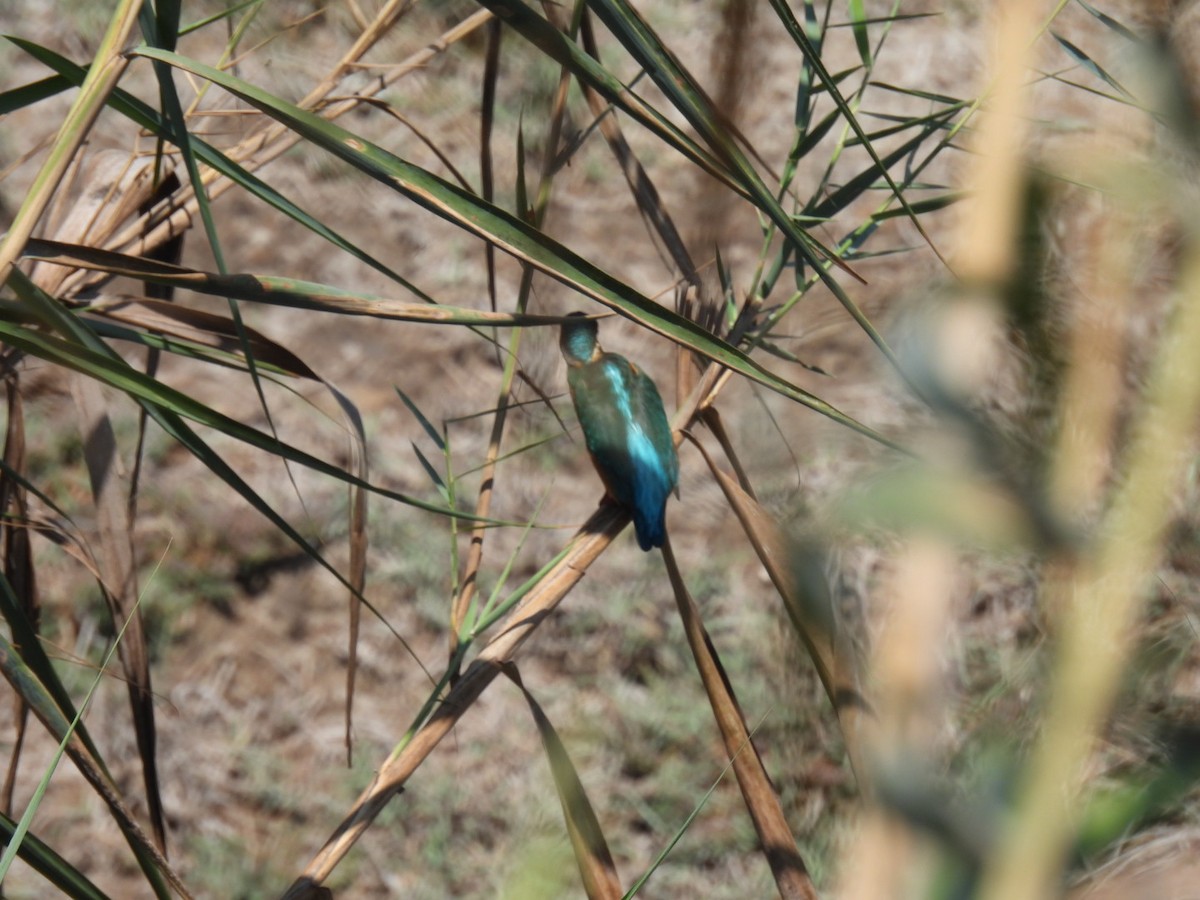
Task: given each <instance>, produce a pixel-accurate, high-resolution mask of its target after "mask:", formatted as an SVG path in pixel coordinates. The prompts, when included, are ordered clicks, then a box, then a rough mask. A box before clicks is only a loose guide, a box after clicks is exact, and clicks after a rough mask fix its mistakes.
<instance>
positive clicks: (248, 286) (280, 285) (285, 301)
mask: <svg viewBox="0 0 1200 900" xmlns="http://www.w3.org/2000/svg"><path fill="white" fill-rule="evenodd" d="M23 255H24V256H26V257H28V258H30V259H40V260H45V261H47V262H52V263H56V264H58V265H64V266H76V267H78V268H83V269H93V270H96V271H100V272H108V273H110V274H112V275H125V276H128V277H130V278H137V279H139V280H141V281H148V282H150V283H151V284H161V285H165V286H169V287H176V288H187V289H188V290H192V291H196V292H197V293H201V294H209V295H212V296H215V297H232V298H235V299H238V300H249V301H252V302H255V303H266V304H270V305H273V306H287V307H291V308H293V309H311V310H316V311H318V312H333V313H340V314H342V315H351V316H372V317H375V318H380V319H397V320H400V321H405V322H432V323H435V324H439V325H491V326H517V325H559V324H561V323H562V322H563V317H562V316H540V315H533V314H517V313H496V312H483V311H479V310H474V309H467V308H464V307H456V306H440V305H439V306H429V305H426V304H424V303H411V302H406V301H403V300H396V299H393V298H391V297H380V296H377V295H375V294H361V293H356V292H353V291H344V290H342V289H341V288H336V287H332V286H331V285H326V284H317V283H316V282H312V281H301V280H299V279H296V278H280V277H277V276H274V275H252V274H249V273H233V274H217V273H215V272H202V271H200V270H198V269H189V268H187V267H185V266H177V265H173V264H172V263H168V262H160V261H159V260H153V259H147V258H145V257H141V256H129V255H128V254H124V253H115V252H113V251H111V250H99V249H96V248H94V247H85V246H81V245H79V244H67V243H62V242H60V241H50V240H42V239H39V238H31V239H30V241H29V242H28V243H27V244H26V246H25V253H24V254H23ZM246 334H247V335H249V334H250V332H249V331H248V330H247V332H246ZM250 344H251V347H253V341H250Z"/></svg>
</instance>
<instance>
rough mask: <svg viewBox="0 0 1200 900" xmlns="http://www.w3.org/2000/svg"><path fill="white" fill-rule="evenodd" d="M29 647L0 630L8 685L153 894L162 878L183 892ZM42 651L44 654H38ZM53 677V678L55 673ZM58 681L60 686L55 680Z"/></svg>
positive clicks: (1, 596) (1, 599)
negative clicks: (112, 826)
mask: <svg viewBox="0 0 1200 900" xmlns="http://www.w3.org/2000/svg"><path fill="white" fill-rule="evenodd" d="M10 601H11V586H10V585H9V584H8V582H7V580H3V581H2V582H0V603H5V604H7V602H10ZM14 637H15V635H14ZM36 640H37V639H36V637H35V638H34V641H35V642H36ZM29 651H30V648H29V647H26V646H22V647H21V648H20V651H18V650H17V648H16V647H14V646H13V645H11V644H10V643H9V642H8V641H7V640H5V639H4V638H3V636H0V672H2V673H3V675H4V677H5V678H6V679H7V680H8V682H9V683H10V684H11V685H12V687H13V690H14V691H16V692H17V693H18V694H19V695H20V696H21V697H22V698H23V699H24V700H25V702H26V703H28V704H29V708H30V709H31V710H33V712H34V714H35V715H36V716H37V717H38V719H39V720H40V721H41V722H42V724H43V725H44V726H45V727H46V729H47V730H48V731H49V732H50V734H51V735H53V737H54V739H55V740H57V741H60V742H62V743H63V745H64V747H63V750H64V752H66V753H67V754H68V755H69V756H70V757H71V759H72V761H73V762H74V763H75V765H76V767H77V768H78V769H79V771H80V773H81V774H82V775H83V776H84V778H85V779H86V780H87V781H88V783H89V784H90V785H91V786H92V789H93V790H95V791H96V793H97V794H98V795H99V796H100V797H101V799H102V800H103V801H104V802H105V804H106V805H107V806H108V808H109V811H110V812H111V813H112V815H113V818H114V819H116V821H117V825H118V826H119V827H120V828H121V831H122V833H123V834H124V836H125V840H126V841H127V842H128V844H129V846H130V848H131V849H132V850H133V853H134V855H135V856H136V857H137V860H138V864H139V865H140V866H141V869H142V871H143V872H144V873H145V875H146V878H147V880H148V881H149V882H150V885H151V887H152V888H153V889H154V892H155V894H156V896H158V897H160V898H164V900H165V898H167V897H169V896H170V892H169V890H168V887H167V882H168V881H169V882H170V883H171V884H172V886H174V887H175V888H176V890H177V891H179V892H180V893H181V894H183V895H184V896H187V891H186V890H185V889H184V888H183V885H182V883H181V882H180V881H179V878H178V876H177V875H175V873H174V871H173V870H172V869H171V867H170V865H169V864H168V863H167V861H166V860H165V859H163V857H162V856H161V854H159V853H158V851H157V850H156V849H155V848H154V845H153V844H152V843H151V842H150V839H149V838H148V837H147V836H146V835H145V834H144V833H143V832H142V830H141V828H140V827H139V826H138V824H137V821H136V820H135V819H134V818H133V815H132V814H131V813H130V812H129V810H128V809H127V808H126V806H125V804H124V803H123V802H122V800H121V798H120V795H119V794H118V792H117V790H116V787H115V786H114V784H113V781H112V778H111V777H110V776H109V774H108V772H107V770H106V769H105V768H104V764H103V762H102V760H101V758H100V756H99V755H97V754H96V753H95V752H94V751H93V749H91V748H89V747H87V746H86V745H85V744H84V742H83V740H82V739H81V736H80V734H79V733H78V731H77V729H76V727H75V726H74V725H73V724H72V723H73V722H74V723H78V722H79V721H80V712H79V711H77V710H74V707H73V705H71V704H70V703H69V701H68V707H67V708H69V709H71V710H72V712H71V713H70V714H68V713H67V712H66V709H64V708H61V707H60V704H59V702H58V701H57V700H56V699H55V698H54V697H52V696H51V692H50V689H49V688H48V687H47V685H46V683H45V682H43V681H42V680H41V678H39V677H38V675H37V673H35V672H34V671H33V670H32V669H31V668H29V666H28V665H27V664H26V661H25V658H24V655H23V654H25V653H26V652H29ZM39 651H40V647H39ZM36 653H37V651H35V655H36ZM42 656H43V657H44V654H42ZM55 680H56V681H57V679H55ZM59 687H60V688H61V685H60V686H59Z"/></svg>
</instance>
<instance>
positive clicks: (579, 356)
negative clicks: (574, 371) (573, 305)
mask: <svg viewBox="0 0 1200 900" xmlns="http://www.w3.org/2000/svg"><path fill="white" fill-rule="evenodd" d="M569 318H570V319H571V321H570V322H565V323H563V326H562V329H561V330H560V331H559V335H558V346H559V349H561V350H562V355H563V359H565V360H566V361H567V365H568V366H582V365H583V364H585V363H589V362H591V361H592V360H594V359H596V358H597V357H598V356H599V355H600V353H601V350H600V343H599V341H598V340H597V337H596V335H597V332H598V331H599V326H598V325H597V324H596V320H595V319H589V318H586V314H585V313H581V312H573V313H571V315H570V317H569Z"/></svg>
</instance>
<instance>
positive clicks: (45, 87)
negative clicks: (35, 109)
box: [0, 75, 72, 116]
mask: <svg viewBox="0 0 1200 900" xmlns="http://www.w3.org/2000/svg"><path fill="white" fill-rule="evenodd" d="M71 86H72V85H71V82H69V81H68V80H67V79H65V78H63V77H62V76H61V75H51V76H49V77H48V78H43V79H41V80H40V81H31V82H30V83H29V84H24V85H21V87H16V88H11V89H9V90H7V91H3V92H0V116H6V115H8V114H9V113H10V112H15V111H16V110H18V109H24V108H25V107H26V106H33V105H34V104H35V103H40V102H41V101H43V100H47V99H49V98H50V97H54V96H56V95H58V94H61V93H62V92H63V91H65V90H67V89H68V88H70V87H71Z"/></svg>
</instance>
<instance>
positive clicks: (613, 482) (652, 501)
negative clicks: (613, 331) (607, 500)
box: [558, 313, 679, 550]
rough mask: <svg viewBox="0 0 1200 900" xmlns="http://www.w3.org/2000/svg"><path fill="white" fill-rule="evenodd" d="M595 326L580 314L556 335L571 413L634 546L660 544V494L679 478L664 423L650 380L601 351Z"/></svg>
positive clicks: (662, 521) (662, 513) (662, 537)
mask: <svg viewBox="0 0 1200 900" xmlns="http://www.w3.org/2000/svg"><path fill="white" fill-rule="evenodd" d="M583 315H584V314H583V313H572V314H571V318H572V319H574V318H575V317H576V316H581V317H582V316H583ZM597 330H598V329H597V325H596V321H595V320H594V319H587V318H580V319H578V320H577V321H570V322H567V323H565V324H564V325H563V326H562V331H561V332H560V335H559V340H558V345H559V347H560V348H561V350H562V354H563V358H564V359H565V360H566V361H567V386H568V387H569V388H570V389H571V400H572V401H573V402H574V403H575V414H576V415H577V416H578V417H579V424H580V425H581V426H582V427H583V439H584V442H585V443H586V444H587V448H588V453H589V454H591V457H592V464H593V465H594V466H595V467H596V471H597V472H599V473H600V480H601V481H603V482H604V487H605V488H606V489H607V490H608V494H609V496H610V497H612V498H613V499H614V500H615V501H616V502H617V503H619V504H621V505H622V506H624V507H625V508H626V509H628V510H629V512H630V513H631V514H632V516H633V527H634V528H635V529H636V531H637V541H638V546H639V547H641V548H642V549H643V550H649V549H650V548H651V547H661V546H662V545H663V541H664V540H666V536H667V525H666V508H667V497H668V495H669V494H670V493H671V491H672V490H674V489H675V485H676V483H677V482H678V480H679V457H678V455H677V454H676V453H675V441H674V439H673V438H672V436H671V426H670V425H669V424H668V422H667V414H666V412H664V411H663V403H662V397H660V396H659V394H658V388H656V387H655V386H654V382H653V381H651V380H650V379H649V377H647V376H646V374H645V373H644V372H642V371H641V370H640V369H638V368H637V367H636V366H634V365H632V364H631V363H630V362H629V360H627V359H626V358H625V357H623V356H620V355H618V354H616V353H605V352H604V351H603V350H602V349H601V347H600V344H599V342H598V341H597V336H596V335H597Z"/></svg>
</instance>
